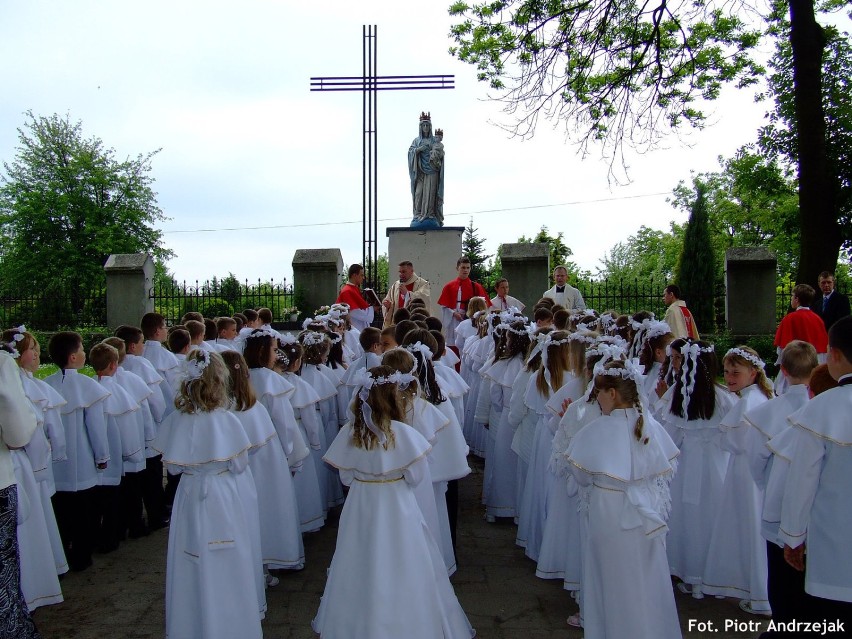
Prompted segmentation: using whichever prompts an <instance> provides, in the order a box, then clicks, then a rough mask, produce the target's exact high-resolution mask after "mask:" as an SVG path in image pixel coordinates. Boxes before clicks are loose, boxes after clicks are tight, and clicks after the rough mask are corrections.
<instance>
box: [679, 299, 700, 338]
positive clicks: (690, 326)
mask: <svg viewBox="0 0 852 639" xmlns="http://www.w3.org/2000/svg"><path fill="white" fill-rule="evenodd" d="M678 308H679V309H680V314H681V315H683V321H684V322H685V323H686V335H687V337H689V338H690V339H698V331H697V330H696V329H695V320H694V319H692V313H691V312H690V311H689V309H688V308H686V306H679V307H678Z"/></svg>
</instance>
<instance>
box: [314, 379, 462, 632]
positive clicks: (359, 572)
mask: <svg viewBox="0 0 852 639" xmlns="http://www.w3.org/2000/svg"><path fill="white" fill-rule="evenodd" d="M401 380H402V375H401V374H400V373H399V372H398V371H396V370H395V369H394V368H392V367H390V366H376V367H374V368H371V369H369V371H363V372H361V373H359V378H358V382H359V383H358V388H357V391H356V393H355V396H354V399H353V401H352V406H351V413H352V415H353V418H352V421H350V422H349V423H347V424H346V426H344V427H343V428H342V429H341V431H340V433H339V434H338V436H337V438H336V439H335V440H334V441H333V442H332V444H331V446H329V449H328V452H327V453H326V456H325V461H326V462H327V463H329V464H331V465H332V466H334V467H335V468H338V469H339V471H340V477H341V480H342V481H343V483H344V484H346V485H347V486H349V487H350V488H349V495H348V497H347V499H346V503H345V504H344V506H343V512H342V513H341V515H340V527H339V533H338V535H337V545H336V547H335V551H334V557H333V558H332V560H331V566H330V567H329V570H328V579H327V581H326V586H325V592H324V594H323V596H322V600H321V602H320V606H319V610H318V612H317V616H316V618H315V619H314V621H313V623H312V627H313V629H314V632H317V633H318V634H320V635H321V636H323V637H335V638H338V639H347V638H351V639H364V638H365V637H406V638H407V639H433V638H434V637H453V638H458V639H468V638H470V637H473V636H474V635H475V632H474V630H473V629H472V628H471V626H470V623H469V622H468V620H467V617H466V616H465V614H464V611H463V610H462V608H461V606H460V605H459V602H458V599H457V598H456V596H455V593H454V592H453V588H452V585H450V581H449V578H448V577H447V573H446V570H445V569H444V565H443V560H442V558H441V552H440V550H439V549H438V546H437V544H436V543H435V539H434V538H433V536H432V535H431V533H430V532H429V530H428V528H427V526H426V523H425V522H424V519H423V513H422V512H421V510H420V507H419V505H418V501H417V499H416V497H415V493H414V490H415V488H416V487H417V486H418V485H419V484H421V483H423V482H424V481H427V482H428V462H427V454H428V452H429V449H430V445H429V442H427V441H426V439H425V438H423V437H422V436H421V435H420V434H419V433H418V432H417V431H416V430H415V429H413V428H411V427H409V426H407V425H405V424H404V423H402V421H401V420H402V419H403V418H404V407H405V401H404V400H403V398H402V397H401V396H400V392H399V384H400V381H401ZM429 491H430V492H431V487H430V488H429Z"/></svg>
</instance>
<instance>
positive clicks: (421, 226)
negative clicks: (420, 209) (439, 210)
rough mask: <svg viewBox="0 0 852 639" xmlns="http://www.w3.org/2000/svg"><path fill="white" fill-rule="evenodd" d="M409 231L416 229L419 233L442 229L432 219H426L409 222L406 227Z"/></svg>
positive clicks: (436, 221)
mask: <svg viewBox="0 0 852 639" xmlns="http://www.w3.org/2000/svg"><path fill="white" fill-rule="evenodd" d="M408 228H410V229H417V230H419V231H422V230H426V229H440V228H444V227H443V226H441V225H440V224H439V223H438V220H436V219H435V218H434V217H427V218H425V219H423V220H411V225H410V226H409V227H408Z"/></svg>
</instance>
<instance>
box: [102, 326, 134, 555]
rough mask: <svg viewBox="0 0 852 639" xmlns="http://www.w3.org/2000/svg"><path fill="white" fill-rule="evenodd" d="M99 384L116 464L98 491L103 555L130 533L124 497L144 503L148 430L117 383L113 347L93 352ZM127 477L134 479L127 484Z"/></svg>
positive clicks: (116, 351)
mask: <svg viewBox="0 0 852 639" xmlns="http://www.w3.org/2000/svg"><path fill="white" fill-rule="evenodd" d="M89 360H90V361H91V363H92V368H94V369H95V372H96V373H97V374H98V377H97V379H98V383H99V384H100V385H101V386H103V387H104V388H105V389H106V390H107V391H109V393H110V395H109V397H107V398H106V400H105V401H104V414H105V415H106V420H107V440H108V441H109V449H110V459H111V460H112V463H111V464H110V465H109V466H108V467H107V469H106V470H105V471H104V472H102V473H101V475H100V482H99V485H98V487H97V489H96V490H97V493H98V516H99V524H100V529H99V534H98V550H99V551H100V552H103V553H108V552H112V551H113V550H115V549H117V548H118V544H119V542H120V541H121V540H122V539H123V538H124V536H125V533H126V531H127V524H126V523H125V517H124V514H125V506H124V503H123V501H122V494H127V495H130V496H131V498H135V499H139V500H141V495H139V494H138V489H139V481H138V480H139V473H140V472H141V471H142V470H144V469H145V430H144V422H143V421H142V416H141V413H140V412H139V403H138V402H136V400H134V399H133V397H131V396H130V394H129V393H128V392H127V391H126V390H124V389H123V388H122V387H121V386H120V385H119V384H118V383H117V382H116V380H115V378H114V376H115V373H116V371H117V370H118V350H117V349H116V348H115V347H114V346H111V345H110V344H104V343H103V342H101V343H100V344H96V345H95V346H93V347H92V350H91V351H90V352H89ZM126 476H130V479H128V480H126Z"/></svg>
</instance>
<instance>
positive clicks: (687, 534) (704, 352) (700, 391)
mask: <svg viewBox="0 0 852 639" xmlns="http://www.w3.org/2000/svg"><path fill="white" fill-rule="evenodd" d="M669 353H670V356H671V368H672V371H673V373H674V382H675V383H674V385H673V386H672V387H671V393H670V397H671V401H670V403H669V406H668V407H667V409H666V410H665V412H664V413H663V414H662V417H663V427H664V428H665V429H666V432H668V433H670V434H673V440H674V442H675V444H676V445H677V446H678V447H679V448H680V452H681V455H680V459H679V462H680V465H679V467H678V472H677V474H676V475H675V477H674V480H673V481H672V485H671V494H672V510H671V516H670V517H669V521H668V524H669V532H668V537H667V539H666V552H667V554H668V558H669V570H670V571H671V574H672V575H674V576H676V577H678V578H679V579H680V580H681V582H680V583H678V585H677V587H678V589H679V590H680V591H681V592H683V593H687V594H691V595H692V596H693V597H694V598H695V599H701V598H703V596H704V595H703V591H704V568H705V565H706V563H707V551H708V549H709V546H710V533H711V532H712V530H713V525H714V523H715V522H716V518H717V517H718V516H719V506H720V501H721V497H722V484H723V482H724V481H725V468H726V466H727V462H728V457H729V453H727V452H726V451H723V450H722V448H721V446H720V440H721V436H722V431H721V429H720V426H719V424H720V422H721V421H722V419H723V418H724V417H725V415H726V414H727V412H728V411H729V410H730V407H731V404H732V401H731V394H730V393H729V392H727V391H726V390H725V389H723V388H721V387H720V386H718V385H717V384H716V383H715V379H716V376H717V365H716V354H715V352H714V349H713V345H712V344H708V343H706V342H694V341H692V340H688V339H684V338H679V339H676V340H674V341H673V342H672V343H671V346H670V348H669Z"/></svg>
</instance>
